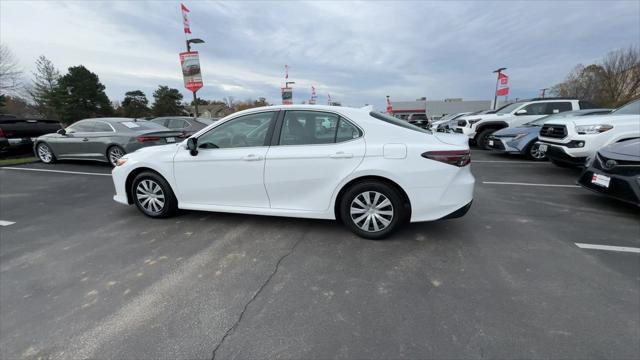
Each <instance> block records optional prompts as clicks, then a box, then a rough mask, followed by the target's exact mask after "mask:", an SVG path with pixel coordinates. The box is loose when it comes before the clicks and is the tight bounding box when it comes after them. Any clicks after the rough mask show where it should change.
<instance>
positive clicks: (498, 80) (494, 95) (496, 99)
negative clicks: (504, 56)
mask: <svg viewBox="0 0 640 360" xmlns="http://www.w3.org/2000/svg"><path fill="white" fill-rule="evenodd" d="M504 70H507V68H506V67H501V68H499V69H496V70H493V73H494V74H495V73H497V74H498V78H497V79H496V90H495V91H494V92H493V109H494V110H495V108H496V106H497V105H498V83H499V82H500V73H501V72H503V71H504Z"/></svg>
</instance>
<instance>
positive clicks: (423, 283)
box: [0, 150, 640, 359]
mask: <svg viewBox="0 0 640 360" xmlns="http://www.w3.org/2000/svg"><path fill="white" fill-rule="evenodd" d="M25 169H45V170H56V171H66V172H40V171H33V170H25ZM472 170H473V173H474V175H475V176H476V181H477V183H476V192H475V200H474V204H473V206H472V208H471V210H470V212H469V213H468V214H467V215H466V216H465V217H463V218H460V219H452V220H442V221H436V222H431V223H419V224H412V225H410V226H408V227H406V228H404V229H403V230H401V231H400V232H398V233H396V234H395V235H394V236H393V237H392V238H391V239H389V240H386V241H378V242H375V241H367V240H363V239H360V238H357V237H356V236H355V235H353V234H351V233H350V232H349V231H348V230H346V229H345V228H343V227H342V226H341V225H339V224H337V223H334V222H331V221H317V220H301V219H290V218H274V217H259V216H247V215H232V214H218V213H203V212H183V213H182V214H181V215H180V216H178V217H176V218H172V219H166V220H154V219H150V218H147V217H145V216H143V215H142V214H140V213H139V212H138V211H137V209H135V208H134V207H125V206H122V205H119V204H117V203H115V202H113V201H112V196H113V184H112V181H111V178H110V176H109V175H108V174H109V172H110V168H108V167H106V166H102V165H98V164H84V163H62V164H56V165H52V166H46V165H44V164H40V163H34V164H27V165H22V166H16V167H14V168H12V169H7V168H5V169H1V170H0V220H2V225H4V226H1V227H0V232H1V233H0V234H1V239H0V348H1V353H0V357H2V358H4V359H16V358H52V359H65V358H68V359H78V358H119V359H134V358H135V359H144V358H181V359H187V358H188V359H195V358H198V359H205V358H206V359H210V358H212V357H215V358H219V359H227V358H296V359H301V358H305V359H312V358H385V359H386V358H449V359H451V358H456V359H457V358H609V359H621V358H639V357H640V343H639V342H638V339H639V338H640V254H638V253H634V252H621V251H606V250H598V249H585V248H581V247H579V246H578V245H576V243H579V244H583V243H584V244H596V245H606V246H618V247H627V248H640V222H639V218H640V217H639V216H638V214H639V211H638V208H636V207H633V206H630V205H626V204H623V203H619V202H616V201H612V200H608V199H605V198H603V197H600V196H598V195H596V194H592V193H591V192H588V191H586V190H584V189H582V188H579V187H577V186H575V183H574V181H575V179H576V177H577V174H578V172H577V171H576V170H571V169H561V168H557V167H555V166H553V165H551V164H549V163H533V162H528V161H525V160H522V159H519V158H513V157H505V156H499V155H496V154H492V153H489V152H485V151H480V150H474V152H473V161H472ZM105 174H106V175H105ZM10 223H12V224H10Z"/></svg>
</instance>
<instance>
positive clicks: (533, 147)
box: [527, 141, 547, 161]
mask: <svg viewBox="0 0 640 360" xmlns="http://www.w3.org/2000/svg"><path fill="white" fill-rule="evenodd" d="M527 158H528V159H529V160H534V161H543V160H547V154H546V153H545V152H544V151H541V150H540V145H539V144H536V142H535V141H532V142H531V144H529V146H528V147H527Z"/></svg>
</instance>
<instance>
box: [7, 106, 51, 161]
mask: <svg viewBox="0 0 640 360" xmlns="http://www.w3.org/2000/svg"><path fill="white" fill-rule="evenodd" d="M61 128H62V125H60V123H59V122H58V121H57V120H46V119H21V118H18V117H17V116H13V115H8V114H0V153H5V152H8V151H9V150H12V149H17V148H21V147H26V148H27V149H28V148H30V147H31V146H32V145H33V140H34V139H35V138H37V137H38V136H40V135H44V134H49V133H54V132H56V131H58V130H59V129H61Z"/></svg>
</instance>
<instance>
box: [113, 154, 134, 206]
mask: <svg viewBox="0 0 640 360" xmlns="http://www.w3.org/2000/svg"><path fill="white" fill-rule="evenodd" d="M126 166H127V164H124V165H121V166H116V167H114V168H113V170H112V171H111V178H112V179H113V185H114V187H115V190H116V194H115V195H114V196H113V200H115V201H116V202H118V203H120V204H124V205H130V204H131V203H130V202H129V199H128V197H127V189H126V181H127V175H128V174H129V172H128V171H126V170H125V167H126Z"/></svg>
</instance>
